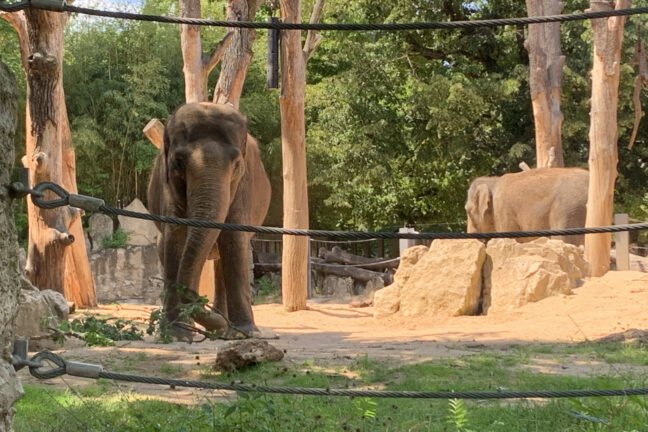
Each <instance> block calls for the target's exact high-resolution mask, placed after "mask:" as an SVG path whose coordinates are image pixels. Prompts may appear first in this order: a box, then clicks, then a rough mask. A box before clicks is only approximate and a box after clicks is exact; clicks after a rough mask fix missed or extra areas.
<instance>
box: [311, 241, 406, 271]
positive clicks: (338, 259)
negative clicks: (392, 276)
mask: <svg viewBox="0 0 648 432" xmlns="http://www.w3.org/2000/svg"><path fill="white" fill-rule="evenodd" d="M318 256H319V257H320V258H322V259H323V260H324V262H327V263H338V264H350V265H355V266H359V267H360V268H363V269H372V270H385V269H389V270H394V269H396V268H397V267H398V263H399V261H396V260H394V261H391V260H390V261H385V259H384V258H366V257H363V256H360V255H354V254H351V253H349V252H346V251H343V250H342V248H340V247H339V246H334V247H333V249H332V250H328V249H326V248H324V247H322V248H320V250H319V252H318Z"/></svg>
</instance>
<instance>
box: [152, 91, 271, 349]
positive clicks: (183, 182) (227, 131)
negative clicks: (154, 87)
mask: <svg viewBox="0 0 648 432" xmlns="http://www.w3.org/2000/svg"><path fill="white" fill-rule="evenodd" d="M147 199H148V210H149V211H150V213H151V214H158V215H165V216H173V217H179V218H192V219H203V220H208V221H215V222H227V223H234V224H245V225H261V224H262V223H263V220H264V218H265V216H266V213H267V211H268V207H269V204H270V180H269V179H268V176H267V174H266V172H265V169H264V167H263V163H262V161H261V157H260V153H259V147H258V145H257V142H256V140H255V139H254V138H253V137H252V136H251V135H250V134H248V131H247V119H246V117H245V116H244V115H243V114H241V113H240V112H238V111H237V110H236V109H234V108H232V107H231V106H229V105H221V104H214V103H210V102H197V103H189V104H185V105H181V106H180V107H179V108H177V109H176V111H175V112H174V113H173V114H171V116H170V117H169V118H168V120H167V122H166V125H165V128H164V145H163V148H161V149H160V151H159V152H158V154H157V156H156V158H155V162H154V165H153V170H152V173H151V179H150V181H149V185H148V191H147ZM156 225H157V227H158V229H159V230H160V235H159V236H158V256H159V258H160V261H161V263H162V266H163V268H164V304H163V310H164V315H165V317H166V319H167V320H168V322H170V323H177V322H183V321H184V322H185V324H191V323H190V322H189V323H187V322H186V321H187V318H186V316H184V315H183V314H182V305H186V304H187V303H191V302H192V301H195V300H196V299H197V296H198V294H197V293H198V286H199V282H200V276H201V271H202V268H203V266H204V264H205V261H206V260H208V259H213V260H214V270H215V276H216V292H215V300H214V309H215V311H211V310H207V309H200V310H194V311H193V312H192V313H191V316H190V320H194V321H195V322H197V323H199V324H201V325H202V326H204V327H205V328H206V329H207V330H210V331H212V330H213V331H216V332H217V333H218V334H220V335H221V336H223V337H225V338H233V337H240V336H241V333H242V335H243V336H244V337H245V336H255V335H258V331H259V330H258V328H257V327H256V326H255V324H254V317H253V314H252V299H251V295H250V280H249V277H250V276H249V271H248V259H249V258H248V256H249V253H250V249H249V248H250V239H251V237H252V233H248V232H241V231H229V230H226V231H222V232H221V231H220V230H217V229H205V228H195V227H186V226H183V225H175V224H170V223H156ZM171 330H172V332H173V334H174V335H175V336H176V337H177V338H179V339H185V338H190V337H191V332H189V331H187V330H182V329H178V328H172V329H171Z"/></svg>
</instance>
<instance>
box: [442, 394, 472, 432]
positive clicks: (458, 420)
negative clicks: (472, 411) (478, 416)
mask: <svg viewBox="0 0 648 432" xmlns="http://www.w3.org/2000/svg"><path fill="white" fill-rule="evenodd" d="M446 423H448V424H449V425H451V426H452V428H453V430H454V431H456V432H464V431H465V432H468V429H466V426H467V425H468V410H467V409H466V404H465V403H464V401H463V400H462V399H450V400H449V401H448V415H447V417H446Z"/></svg>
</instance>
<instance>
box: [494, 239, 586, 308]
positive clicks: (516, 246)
mask: <svg viewBox="0 0 648 432" xmlns="http://www.w3.org/2000/svg"><path fill="white" fill-rule="evenodd" d="M486 253H487V255H488V258H487V260H486V263H485V264H484V282H485V283H484V299H483V309H484V313H487V314H489V315H491V314H493V313H497V312H499V311H506V310H511V309H514V308H517V307H520V306H522V305H525V304H527V303H529V302H536V301H539V300H542V299H543V298H546V297H549V296H553V295H557V294H564V293H568V292H569V291H570V290H571V289H572V288H575V287H576V286H578V285H579V284H580V282H581V279H582V278H584V277H585V276H587V274H588V272H589V269H588V265H587V263H586V262H585V259H584V258H583V250H582V249H581V248H579V247H577V246H574V245H571V244H567V243H564V242H562V241H560V240H551V239H548V238H540V239H537V240H534V241H532V242H529V243H518V242H517V241H515V240H513V239H495V240H491V241H490V242H489V243H488V247H487V249H486Z"/></svg>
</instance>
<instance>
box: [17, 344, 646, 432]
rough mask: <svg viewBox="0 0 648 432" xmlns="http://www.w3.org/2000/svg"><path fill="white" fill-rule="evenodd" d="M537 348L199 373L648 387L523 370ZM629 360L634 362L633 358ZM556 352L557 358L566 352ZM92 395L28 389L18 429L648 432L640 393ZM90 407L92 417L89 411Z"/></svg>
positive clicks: (460, 385)
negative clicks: (178, 398)
mask: <svg viewBox="0 0 648 432" xmlns="http://www.w3.org/2000/svg"><path fill="white" fill-rule="evenodd" d="M533 349H534V348H531V349H528V350H527V349H526V348H524V347H515V348H514V349H511V350H510V352H500V351H498V352H484V353H477V354H474V355H466V356H462V357H458V358H447V359H439V360H434V361H426V362H421V363H417V364H408V365H395V364H393V362H387V361H379V360H375V359H372V358H369V357H367V356H359V357H358V358H357V359H355V360H354V361H353V362H351V363H350V364H349V365H347V366H339V365H335V366H332V365H329V364H326V363H324V362H322V361H317V362H304V363H288V362H285V363H267V364H261V365H257V366H254V367H248V368H246V369H244V370H241V371H235V372H232V373H220V372H214V371H211V370H210V369H207V368H205V369H203V370H202V371H201V379H203V380H209V379H216V380H219V381H223V382H232V381H235V382H243V383H256V384H265V385H282V386H296V387H319V388H359V389H388V390H419V391H497V390H559V389H594V388H623V387H645V386H646V385H647V383H646V382H647V381H648V379H647V377H646V376H637V374H633V375H629V374H628V375H619V376H613V375H600V376H586V377H574V376H560V375H548V374H542V373H535V372H531V371H528V370H525V369H524V368H519V367H515V366H517V365H520V364H525V363H527V362H528V361H529V359H531V358H532V357H533V354H532V353H533ZM518 350H522V352H518ZM542 350H543V353H542V355H546V354H547V352H546V347H544V348H542ZM556 350H557V351H560V349H558V348H556ZM568 355H573V354H568ZM621 355H623V357H622V358H624V359H629V360H630V359H632V358H633V356H634V354H633V355H628V354H627V353H626V354H621ZM555 356H556V358H557V359H558V360H559V359H560V357H561V354H555ZM165 366H168V369H167V368H165V367H164V366H163V367H162V368H161V369H165V370H166V371H165V370H161V372H162V373H176V372H180V371H179V370H177V369H174V368H173V365H165ZM180 369H181V368H180ZM170 391H171V390H170ZM48 393H49V394H48ZM84 394H85V395H86V396H83V401H79V398H78V397H75V396H74V395H71V394H70V393H69V392H52V391H51V390H47V389H41V388H35V387H27V394H26V396H25V398H24V399H23V400H22V401H21V402H20V403H19V404H18V406H17V409H18V412H17V417H16V430H17V432H24V431H32V430H42V431H52V432H58V431H76V430H93V431H95V430H97V431H104V430H120V431H131V430H132V431H135V430H138V431H140V430H141V431H160V432H177V431H196V432H202V431H205V432H207V431H214V430H228V431H247V430H253V431H289V432H290V431H340V430H342V431H345V430H346V431H410V430H411V431H461V432H469V431H492V432H504V431H507V432H508V431H512V430H515V431H550V430H560V431H643V430H648V403H647V402H646V400H645V399H644V398H642V397H615V398H581V399H552V400H494V401H490V400H489V401H456V400H454V401H447V400H422V399H378V398H346V397H316V396H299V395H262V394H246V393H239V394H238V395H237V398H235V399H234V400H232V401H231V402H227V403H220V402H214V401H212V400H209V399H205V400H200V401H198V403H197V404H196V405H193V406H178V405H173V404H166V403H163V402H153V401H142V400H136V399H133V398H131V399H128V397H127V396H124V395H119V394H118V395H112V396H111V395H109V394H107V393H103V394H99V389H97V388H95V389H92V390H88V391H87V392H86V393H84ZM57 398H58V399H57ZM61 404H67V408H66V409H63V408H61V406H60V405H61ZM89 407H90V409H91V411H92V415H90V414H88V409H89ZM68 411H71V412H68ZM84 413H86V414H85V415H84ZM72 414H74V416H76V417H80V418H82V419H83V420H84V421H86V422H95V423H92V425H91V426H92V427H91V428H90V429H87V428H86V429H83V428H81V427H77V425H76V423H75V421H74V416H72ZM95 417H97V418H98V419H95ZM57 419H67V421H68V423H67V424H65V423H62V420H61V422H57ZM99 419H101V421H100V420H99ZM102 422H104V423H105V422H107V423H106V424H103V423H102ZM43 425H47V427H48V428H44V427H43ZM63 425H65V427H64V426H63Z"/></svg>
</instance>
